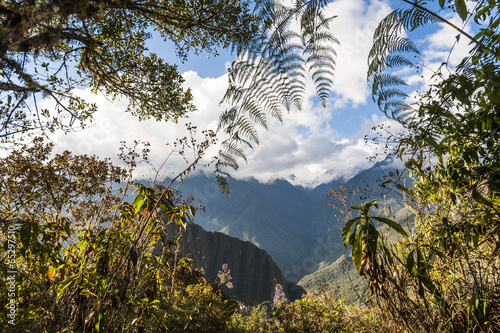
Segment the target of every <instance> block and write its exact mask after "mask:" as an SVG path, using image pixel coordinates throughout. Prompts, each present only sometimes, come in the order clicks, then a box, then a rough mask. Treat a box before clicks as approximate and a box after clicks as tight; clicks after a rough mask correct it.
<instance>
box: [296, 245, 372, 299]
mask: <svg viewBox="0 0 500 333" xmlns="http://www.w3.org/2000/svg"><path fill="white" fill-rule="evenodd" d="M298 285H299V286H301V287H303V288H304V289H305V290H307V291H314V290H317V289H319V288H322V287H323V286H328V290H329V292H330V294H331V295H332V296H333V298H334V299H339V298H344V301H345V302H346V303H347V304H354V303H356V302H362V301H363V297H364V293H365V291H366V287H367V286H368V283H367V280H366V279H364V278H363V277H361V276H359V274H358V271H357V270H356V267H354V264H353V262H352V260H350V258H349V257H348V256H346V255H342V256H340V257H339V258H338V259H337V260H336V261H335V262H333V263H331V264H330V265H328V266H326V267H323V268H321V269H318V270H317V271H315V272H313V273H311V274H309V275H306V276H304V277H303V278H302V279H301V280H300V281H299V283H298Z"/></svg>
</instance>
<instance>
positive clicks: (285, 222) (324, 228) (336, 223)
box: [177, 157, 404, 282]
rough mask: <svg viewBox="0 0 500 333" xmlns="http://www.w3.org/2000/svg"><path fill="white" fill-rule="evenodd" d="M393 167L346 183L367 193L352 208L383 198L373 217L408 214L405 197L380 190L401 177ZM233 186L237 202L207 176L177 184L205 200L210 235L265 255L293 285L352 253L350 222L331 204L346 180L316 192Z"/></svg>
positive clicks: (198, 219) (200, 216)
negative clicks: (345, 230) (346, 235)
mask: <svg viewBox="0 0 500 333" xmlns="http://www.w3.org/2000/svg"><path fill="white" fill-rule="evenodd" d="M393 165H394V164H393V160H392V159H391V158H390V157H388V158H386V159H385V160H384V161H381V162H378V163H376V164H375V165H374V166H373V167H371V168H369V169H367V170H364V171H362V172H360V173H359V174H357V175H356V176H355V177H353V178H351V179H350V180H348V181H347V182H345V186H346V188H347V192H348V191H349V189H350V188H351V186H353V187H357V186H359V187H360V188H362V189H364V190H365V193H363V194H361V193H357V194H356V195H354V196H353V197H352V196H350V195H348V200H347V201H348V203H347V204H348V206H349V207H350V206H351V205H352V204H357V201H358V200H361V201H366V200H368V199H375V198H378V199H379V210H377V211H374V212H373V214H376V215H379V216H389V217H390V216H392V215H396V216H400V215H403V214H402V212H403V211H404V205H403V204H402V198H401V197H400V196H399V194H397V193H396V192H395V191H391V192H389V191H388V189H387V188H386V189H384V188H383V187H381V186H380V185H381V184H383V183H384V182H385V180H386V177H387V175H389V174H391V173H396V172H397V170H396V169H395V168H394V167H393ZM228 182H229V186H230V188H231V197H228V196H227V195H224V194H222V193H220V191H219V189H218V185H217V182H216V180H215V178H212V177H207V176H204V175H197V176H192V177H186V178H185V179H184V181H183V183H182V184H178V185H177V188H178V189H179V190H180V191H181V192H182V193H183V196H184V198H187V197H188V196H192V197H193V198H194V200H195V203H196V202H198V201H199V202H200V204H201V205H202V206H204V207H205V209H204V210H202V209H200V210H198V211H197V213H196V216H195V218H194V222H195V223H197V224H199V225H201V226H202V227H203V228H204V229H205V230H209V231H218V232H222V233H224V234H227V235H230V236H233V237H237V238H239V239H241V240H244V241H249V242H251V243H253V244H254V245H256V246H257V247H259V248H260V249H263V250H265V251H266V252H267V253H268V254H269V255H270V256H271V257H272V258H273V260H274V261H275V262H276V264H277V265H278V267H279V268H280V270H281V272H282V273H283V275H284V276H285V277H286V278H287V279H288V280H290V281H293V282H299V281H300V280H301V279H302V278H303V277H305V276H306V275H310V274H312V273H314V272H315V271H317V270H320V269H323V268H326V267H328V266H330V265H331V264H332V263H334V262H335V261H337V259H338V258H339V257H341V256H342V255H346V254H347V250H346V249H345V248H344V246H343V244H342V242H341V239H340V232H341V228H342V226H343V225H344V222H345V221H346V217H345V216H343V215H342V214H340V213H339V212H338V211H337V210H335V209H333V208H332V207H331V206H329V205H328V202H330V201H333V202H336V203H337V204H338V203H339V202H338V201H336V200H335V199H334V198H333V197H331V196H327V194H328V192H329V190H330V188H338V187H339V184H340V180H335V181H332V182H331V183H328V184H322V185H319V186H318V187H316V188H314V189H305V188H303V187H301V186H293V185H292V184H290V183H289V182H288V181H286V180H275V181H274V182H271V183H260V182H258V181H257V180H255V179H249V180H236V179H228ZM387 185H388V186H391V185H392V184H390V183H387ZM383 192H386V193H383ZM346 194H348V193H346ZM351 197H352V198H351Z"/></svg>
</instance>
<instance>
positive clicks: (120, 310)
mask: <svg viewBox="0 0 500 333" xmlns="http://www.w3.org/2000/svg"><path fill="white" fill-rule="evenodd" d="M213 140H214V138H213V135H210V134H207V137H206V140H205V141H204V142H202V143H200V144H199V145H198V146H197V147H198V148H200V147H201V148H200V149H202V150H204V149H206V147H208V146H209V145H210V144H212V143H213V142H214V141H213ZM36 143H37V144H36V145H35V146H28V145H25V146H24V147H22V150H14V151H12V153H11V154H10V155H9V156H8V157H6V158H4V159H1V160H0V167H1V169H2V172H3V173H4V177H3V178H2V179H1V182H0V184H1V186H2V191H1V197H0V199H1V200H0V202H1V206H0V214H1V215H0V216H1V218H2V220H1V223H2V229H1V230H0V239H1V242H2V243H1V246H2V249H3V251H2V254H1V264H0V272H1V273H0V274H1V277H0V287H1V288H2V290H9V293H2V295H1V296H0V302H1V303H2V316H1V318H0V323H1V325H2V326H3V327H8V328H9V329H11V330H10V331H12V332H59V331H71V332H123V331H130V332H144V331H147V332H164V331H168V332H185V331H187V332H199V331H200V330H203V331H207V332H220V331H223V330H225V328H226V326H227V322H228V320H229V317H230V316H231V314H232V313H233V312H234V309H235V307H236V303H235V302H234V301H232V300H230V299H228V298H227V297H226V296H225V294H224V293H223V291H222V285H221V283H222V282H221V283H219V282H210V281H207V280H206V279H205V277H204V275H203V273H202V272H201V271H200V270H197V269H193V268H192V266H191V261H190V260H189V259H186V258H180V256H179V251H180V248H179V245H178V244H179V243H178V239H175V238H174V239H173V240H172V239H170V238H167V237H166V235H165V228H166V225H167V224H169V223H175V224H177V225H179V227H180V228H181V229H180V231H182V228H184V227H185V226H186V224H187V223H188V222H189V221H190V219H191V217H192V216H193V215H194V211H195V209H194V207H193V206H190V205H189V204H187V203H182V202H180V203H179V202H177V201H178V200H177V199H176V198H175V197H174V192H173V191H172V190H171V189H169V188H162V189H159V188H157V189H153V188H147V187H145V186H143V185H139V186H137V187H136V189H135V191H134V192H135V197H134V201H133V202H132V203H128V202H125V201H123V199H124V198H125V192H123V193H121V192H122V191H123V189H122V190H120V191H119V192H118V193H116V191H113V189H112V187H111V184H112V183H113V182H115V181H118V180H124V177H128V178H127V182H126V187H125V190H126V189H127V188H129V187H131V186H132V184H131V183H130V179H131V178H130V174H129V172H125V171H124V170H122V169H120V168H118V167H115V166H113V165H111V164H110V163H109V162H108V161H103V160H99V159H97V158H95V157H88V156H73V155H72V154H71V153H69V152H64V153H63V154H57V155H55V156H51V150H52V146H53V145H51V144H48V145H45V144H43V142H42V141H41V140H40V139H37V142H36ZM197 147H194V148H193V149H196V148H197ZM146 153H147V151H146ZM198 154H200V152H199V151H198ZM139 156H140V155H139V154H137V153H135V152H133V151H126V150H124V156H123V157H124V158H125V159H126V160H127V161H128V165H129V166H130V167H131V168H132V169H133V167H134V166H135V163H136V161H135V159H136V158H137V157H139ZM197 160H198V159H195V161H193V162H192V164H191V165H189V166H188V169H192V168H193V167H194V165H195V163H196V162H197ZM186 172H187V171H186ZM184 173H185V172H184ZM108 182H109V183H108ZM226 273H228V272H226ZM12 278H14V282H12ZM226 278H227V277H226ZM11 286H12V287H11ZM10 304H15V309H16V310H15V311H13V312H12V314H13V315H14V317H8V316H7V313H9V314H10V313H11V312H9V311H10V310H9V309H8V308H7V306H6V305H10ZM10 321H11V322H10Z"/></svg>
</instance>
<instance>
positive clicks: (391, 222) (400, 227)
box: [373, 216, 408, 237]
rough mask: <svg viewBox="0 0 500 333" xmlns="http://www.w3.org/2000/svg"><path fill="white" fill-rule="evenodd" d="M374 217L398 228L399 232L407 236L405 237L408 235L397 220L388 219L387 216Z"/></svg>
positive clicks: (395, 228) (393, 227)
mask: <svg viewBox="0 0 500 333" xmlns="http://www.w3.org/2000/svg"><path fill="white" fill-rule="evenodd" d="M373 218H374V219H375V220H377V221H379V222H382V223H385V224H387V225H388V226H390V227H391V228H392V229H394V230H396V231H397V232H399V233H400V234H401V235H403V236H405V237H408V234H407V233H406V231H405V229H404V228H403V227H402V226H401V225H400V224H399V223H397V222H396V221H393V220H390V219H387V218H385V217H376V216H373Z"/></svg>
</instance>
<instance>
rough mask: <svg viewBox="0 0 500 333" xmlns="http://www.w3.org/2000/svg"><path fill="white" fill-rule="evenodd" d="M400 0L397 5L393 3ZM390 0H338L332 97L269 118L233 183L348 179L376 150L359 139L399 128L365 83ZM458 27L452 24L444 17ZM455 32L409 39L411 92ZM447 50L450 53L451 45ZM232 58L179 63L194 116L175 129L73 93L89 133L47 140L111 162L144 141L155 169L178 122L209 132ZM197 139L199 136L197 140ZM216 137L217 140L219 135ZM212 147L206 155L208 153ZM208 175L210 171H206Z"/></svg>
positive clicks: (120, 104) (176, 166) (143, 172)
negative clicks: (413, 51) (415, 62)
mask: <svg viewBox="0 0 500 333" xmlns="http://www.w3.org/2000/svg"><path fill="white" fill-rule="evenodd" d="M400 2H401V1H399V2H398V3H400ZM390 5H391V2H390V1H382V0H374V1H366V0H365V1H363V0H337V1H334V2H333V3H332V4H330V5H329V7H328V14H332V15H337V18H335V19H334V21H333V23H332V25H331V29H332V30H333V32H334V34H335V36H336V37H337V38H338V39H339V41H340V44H341V45H340V46H339V47H337V53H338V56H337V69H336V72H335V79H334V86H333V92H332V98H331V100H330V102H329V104H328V106H327V107H326V108H322V107H321V106H319V105H316V104H314V103H313V102H312V101H313V93H314V90H313V89H309V90H310V96H309V97H310V99H309V100H307V101H306V102H305V105H304V107H303V110H302V111H301V112H298V111H292V112H291V113H290V114H286V115H285V116H284V119H283V123H279V122H277V121H271V123H270V126H269V129H268V131H265V130H264V129H263V128H260V129H259V139H260V142H261V144H260V146H258V147H256V149H254V150H253V151H248V162H247V163H245V162H244V161H241V163H240V169H239V170H238V171H231V172H230V173H231V175H232V176H233V177H235V178H247V177H251V176H252V177H255V178H257V179H259V180H261V181H264V182H266V181H270V180H272V179H275V178H285V179H288V180H289V181H291V182H292V183H293V184H300V185H304V186H309V187H310V186H314V185H318V184H320V183H324V182H328V181H331V180H333V179H336V178H339V177H344V178H349V177H351V176H353V175H355V174H356V173H357V172H359V171H360V170H362V169H366V168H368V167H370V166H371V162H369V160H368V157H370V156H372V155H373V154H374V153H375V152H376V151H375V146H374V145H372V144H370V143H366V142H365V141H364V137H365V135H372V134H373V131H372V130H371V129H372V128H373V127H374V126H377V125H379V124H382V123H383V124H385V125H389V126H391V128H392V129H393V130H395V129H397V128H398V124H397V123H395V122H394V121H391V120H389V119H387V118H386V117H385V116H384V115H383V114H382V113H381V112H380V111H379V110H378V109H377V108H376V106H375V105H374V103H373V102H372V100H371V96H370V90H369V89H370V88H369V87H368V85H367V82H366V71H367V67H368V66H367V60H366V59H367V55H368V52H369V50H370V47H371V42H372V35H373V31H374V29H375V28H376V26H377V24H378V22H379V21H380V20H381V19H382V18H383V17H385V15H387V14H388V13H389V12H390V11H391V6H390ZM448 18H449V19H451V20H453V22H454V23H456V24H457V25H460V26H461V23H460V21H459V20H458V19H456V18H453V17H448ZM455 35H456V32H455V31H453V30H452V29H450V28H449V27H445V26H443V25H435V27H434V28H433V29H430V30H429V29H427V30H426V35H416V36H415V37H414V40H415V42H416V43H417V46H418V47H419V49H420V50H421V58H422V59H421V60H422V62H423V63H424V64H425V66H424V67H423V68H420V69H419V70H418V71H417V70H416V69H408V70H407V72H405V73H403V74H404V75H405V76H406V78H407V79H408V80H409V82H411V83H412V84H413V85H414V86H415V87H422V85H425V83H426V80H428V79H429V78H430V75H431V71H432V69H435V68H437V67H438V66H439V64H441V62H442V61H444V60H446V59H447V58H448V57H449V59H450V63H452V64H456V63H457V62H458V61H459V60H460V59H461V55H463V54H464V52H466V50H467V43H466V42H465V41H461V43H459V44H457V45H454V44H455V40H456V39H455ZM452 47H453V50H454V51H453V53H452V54H451V56H450V55H449V50H450V48H452ZM151 49H152V51H155V52H157V53H158V54H159V55H162V56H163V57H165V58H167V59H170V60H172V61H177V60H176V59H175V58H174V56H173V52H172V50H171V49H170V48H168V47H166V46H165V45H164V44H160V43H156V44H154V45H152V47H151ZM232 60H233V59H232V56H231V55H230V54H228V53H223V54H222V55H221V56H219V57H217V58H215V59H213V58H210V59H207V56H206V55H201V56H198V57H194V56H193V57H192V58H190V59H189V61H188V62H186V63H184V64H180V66H179V69H180V72H181V73H183V77H184V78H185V80H186V82H185V85H186V87H190V88H191V89H192V91H193V94H194V103H195V105H196V106H197V111H196V112H194V113H193V114H192V115H191V116H190V117H189V119H182V120H180V121H179V124H172V123H157V122H154V121H143V122H138V120H137V118H135V117H133V116H131V115H130V114H127V113H125V112H124V110H125V108H126V105H127V104H126V102H125V101H119V100H115V101H108V100H107V99H106V98H105V97H104V96H101V95H97V96H95V95H92V94H91V93H90V92H89V91H86V90H84V91H80V92H79V94H80V95H82V96H85V97H87V98H89V99H91V100H94V101H95V102H97V104H98V106H99V109H100V111H99V112H98V113H97V114H96V116H95V121H94V123H93V125H92V126H90V127H89V128H87V129H85V130H83V131H79V132H75V133H70V134H68V135H64V134H61V133H57V134H56V135H54V137H53V140H54V141H55V143H56V144H57V146H58V149H59V150H63V149H69V150H72V151H73V152H74V153H77V154H95V155H98V156H101V157H109V158H111V159H112V160H114V161H117V153H118V152H119V147H120V142H121V141H126V142H127V144H128V145H129V146H131V145H132V143H133V141H134V140H139V141H140V142H145V141H148V142H150V143H151V153H150V157H151V160H152V162H153V163H154V165H156V167H157V168H158V167H159V166H160V165H161V164H162V163H163V162H164V160H165V159H166V158H167V157H168V156H170V155H171V152H172V151H171V147H172V145H166V144H167V143H173V142H174V140H175V139H176V138H178V137H184V136H186V135H187V132H186V130H185V126H184V123H187V122H191V123H192V124H193V125H196V126H198V132H201V130H203V129H214V130H215V129H216V127H217V120H218V117H219V114H220V113H221V111H223V106H221V105H219V102H220V100H221V98H222V96H223V94H224V92H225V89H226V87H227V75H226V70H227V67H228V63H229V62H230V61H232ZM200 137H201V136H200ZM221 139H222V138H221ZM217 151H218V147H217V146H214V147H212V148H211V150H210V151H208V152H207V156H214V155H216V153H217ZM183 163H184V162H183V161H182V160H180V159H177V158H175V157H172V156H171V157H170V159H169V160H168V162H167V163H166V164H165V167H163V169H162V170H161V172H160V177H165V176H171V175H174V174H176V172H178V171H180V170H182V169H183V166H184V165H185V164H183ZM207 172H210V171H209V169H207ZM153 174H154V172H152V171H151V168H150V167H149V166H148V165H141V166H140V167H139V168H138V169H137V171H136V177H138V178H148V177H152V176H153Z"/></svg>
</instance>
